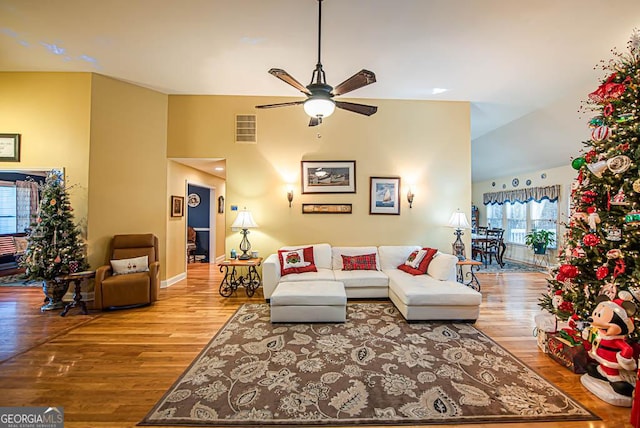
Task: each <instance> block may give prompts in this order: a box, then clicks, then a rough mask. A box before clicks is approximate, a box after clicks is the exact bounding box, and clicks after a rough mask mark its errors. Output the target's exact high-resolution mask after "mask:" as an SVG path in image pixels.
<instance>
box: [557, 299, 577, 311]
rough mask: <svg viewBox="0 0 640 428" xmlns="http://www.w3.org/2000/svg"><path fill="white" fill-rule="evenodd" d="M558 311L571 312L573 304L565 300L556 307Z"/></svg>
mask: <svg viewBox="0 0 640 428" xmlns="http://www.w3.org/2000/svg"><path fill="white" fill-rule="evenodd" d="M558 309H560V310H561V311H563V312H573V303H571V302H568V301H566V300H565V301H563V302H562V303H560V305H559V306H558Z"/></svg>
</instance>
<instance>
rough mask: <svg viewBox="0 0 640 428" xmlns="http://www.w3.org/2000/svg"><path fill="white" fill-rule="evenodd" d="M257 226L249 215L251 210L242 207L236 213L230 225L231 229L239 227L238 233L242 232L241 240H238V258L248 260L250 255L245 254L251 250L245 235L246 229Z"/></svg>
mask: <svg viewBox="0 0 640 428" xmlns="http://www.w3.org/2000/svg"><path fill="white" fill-rule="evenodd" d="M253 227H258V225H257V224H256V222H255V221H254V220H253V217H252V216H251V212H250V211H247V209H246V208H245V209H243V210H242V211H240V212H239V213H238V217H236V220H235V221H234V222H233V224H232V225H231V230H234V231H235V230H238V229H240V233H241V234H242V241H240V250H241V251H242V254H241V255H240V256H239V257H238V260H249V259H250V258H251V256H250V255H249V254H247V253H248V252H249V250H251V243H250V242H249V240H248V239H247V235H248V234H249V231H248V230H247V229H250V228H253Z"/></svg>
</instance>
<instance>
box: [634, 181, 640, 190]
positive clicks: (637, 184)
mask: <svg viewBox="0 0 640 428" xmlns="http://www.w3.org/2000/svg"><path fill="white" fill-rule="evenodd" d="M633 191H634V192H636V193H640V178H639V179H637V180H636V181H634V182H633Z"/></svg>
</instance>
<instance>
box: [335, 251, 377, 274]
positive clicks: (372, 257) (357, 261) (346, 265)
mask: <svg viewBox="0 0 640 428" xmlns="http://www.w3.org/2000/svg"><path fill="white" fill-rule="evenodd" d="M342 270H378V268H377V266H376V254H375V253H371V254H363V255H361V256H342Z"/></svg>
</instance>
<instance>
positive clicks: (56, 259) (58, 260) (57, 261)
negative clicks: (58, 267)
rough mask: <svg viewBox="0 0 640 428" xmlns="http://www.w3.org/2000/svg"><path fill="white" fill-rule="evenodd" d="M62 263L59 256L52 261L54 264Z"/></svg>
mask: <svg viewBox="0 0 640 428" xmlns="http://www.w3.org/2000/svg"><path fill="white" fill-rule="evenodd" d="M61 261H62V259H61V258H60V256H56V258H55V259H53V262H54V263H60V262H61Z"/></svg>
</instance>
